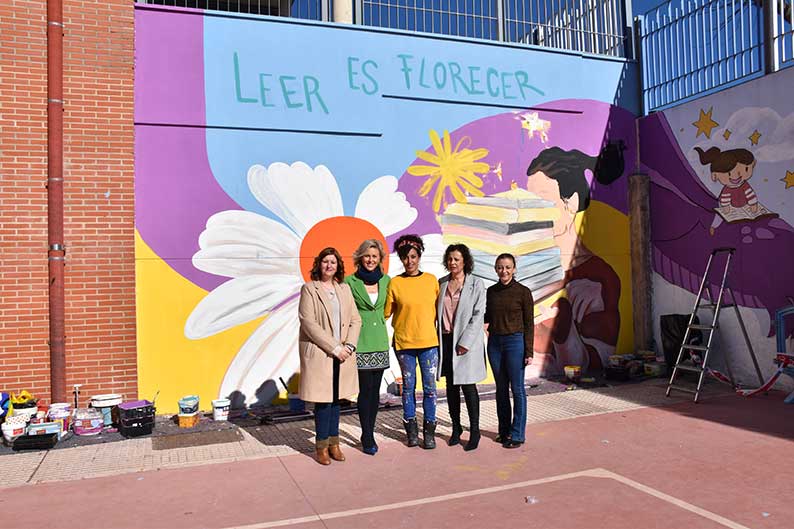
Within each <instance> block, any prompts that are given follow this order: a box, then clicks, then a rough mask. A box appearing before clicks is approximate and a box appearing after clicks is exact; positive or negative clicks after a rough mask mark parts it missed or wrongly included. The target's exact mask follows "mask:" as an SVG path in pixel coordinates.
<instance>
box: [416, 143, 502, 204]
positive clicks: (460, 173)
mask: <svg viewBox="0 0 794 529" xmlns="http://www.w3.org/2000/svg"><path fill="white" fill-rule="evenodd" d="M469 141H470V140H469V138H468V137H467V138H463V139H461V140H460V141H459V142H458V143H457V144H456V145H455V147H454V148H453V147H452V139H451V138H450V136H449V132H448V131H446V130H445V131H444V137H443V138H440V137H439V136H438V132H436V131H435V130H432V129H431V130H430V143H431V145H432V146H433V150H434V151H435V154H432V153H430V152H429V151H416V157H417V158H419V159H421V160H424V161H425V162H427V163H429V164H430V165H411V166H410V167H408V174H410V175H413V176H426V177H427V180H425V183H424V184H423V185H422V187H421V188H420V189H419V196H423V197H424V196H427V195H428V194H429V193H430V192H431V191H432V190H433V188H434V187H435V194H434V195H433V211H435V212H436V213H438V211H439V210H440V209H441V204H442V202H444V204H446V198H445V196H444V195H445V194H446V191H447V189H449V190H450V192H451V193H452V196H453V197H454V198H455V200H457V201H458V202H464V203H465V202H466V196H467V195H474V196H478V197H481V196H483V195H484V193H483V192H482V191H481V190H480V188H481V187H482V185H483V181H482V178H480V176H478V175H484V174H485V173H488V172H489V171H490V170H491V167H490V165H488V164H487V163H485V162H482V161H479V160H482V159H483V158H485V157H486V156H488V149H469V148H468V147H467V145H468V142H469Z"/></svg>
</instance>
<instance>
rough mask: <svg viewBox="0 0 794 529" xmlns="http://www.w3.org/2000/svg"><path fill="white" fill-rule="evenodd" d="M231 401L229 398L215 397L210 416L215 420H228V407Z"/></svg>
mask: <svg viewBox="0 0 794 529" xmlns="http://www.w3.org/2000/svg"><path fill="white" fill-rule="evenodd" d="M231 406H232V401H230V400H229V399H217V400H213V401H212V418H213V420H216V421H227V420H229V408H231Z"/></svg>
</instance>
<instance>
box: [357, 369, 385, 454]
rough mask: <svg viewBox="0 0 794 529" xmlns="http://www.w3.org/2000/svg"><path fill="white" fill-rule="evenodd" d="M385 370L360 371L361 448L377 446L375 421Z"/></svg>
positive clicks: (359, 415)
mask: <svg viewBox="0 0 794 529" xmlns="http://www.w3.org/2000/svg"><path fill="white" fill-rule="evenodd" d="M383 371H384V369H359V370H358V420H359V422H360V423H361V446H363V447H364V448H372V447H373V446H375V419H376V418H377V416H378V407H379V406H380V382H381V379H382V378H383Z"/></svg>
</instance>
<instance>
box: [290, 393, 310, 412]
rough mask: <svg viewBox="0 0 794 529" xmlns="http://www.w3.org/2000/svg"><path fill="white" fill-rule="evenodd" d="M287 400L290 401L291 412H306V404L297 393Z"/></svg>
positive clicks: (291, 394)
mask: <svg viewBox="0 0 794 529" xmlns="http://www.w3.org/2000/svg"><path fill="white" fill-rule="evenodd" d="M287 398H288V400H289V411H295V412H304V411H306V403H305V402H304V401H303V400H301V398H300V397H299V396H298V395H297V394H296V393H290V394H289V395H287Z"/></svg>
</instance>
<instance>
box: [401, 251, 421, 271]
mask: <svg viewBox="0 0 794 529" xmlns="http://www.w3.org/2000/svg"><path fill="white" fill-rule="evenodd" d="M400 262H401V263H402V264H403V268H405V273H406V274H408V275H409V276H413V275H416V274H417V273H418V272H419V253H418V252H417V251H416V250H415V249H413V248H411V249H410V250H409V251H408V254H407V255H406V256H405V257H400Z"/></svg>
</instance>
